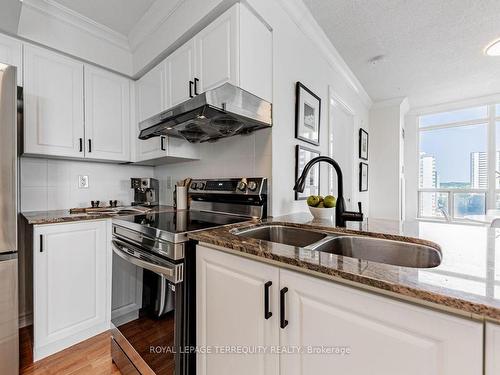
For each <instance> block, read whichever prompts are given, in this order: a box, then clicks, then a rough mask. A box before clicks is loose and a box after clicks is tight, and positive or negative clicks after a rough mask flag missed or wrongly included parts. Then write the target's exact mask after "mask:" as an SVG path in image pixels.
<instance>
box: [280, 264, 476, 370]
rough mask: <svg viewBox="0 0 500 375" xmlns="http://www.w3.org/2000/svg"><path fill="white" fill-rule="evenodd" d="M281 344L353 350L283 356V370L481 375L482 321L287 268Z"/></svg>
mask: <svg viewBox="0 0 500 375" xmlns="http://www.w3.org/2000/svg"><path fill="white" fill-rule="evenodd" d="M285 287H286V288H288V292H287V293H286V295H285V306H286V314H285V316H286V319H287V320H288V325H287V326H286V328H285V329H282V330H280V344H281V345H283V346H285V347H293V346H297V347H301V348H311V349H318V350H320V349H325V350H328V349H329V348H333V349H335V348H336V347H339V349H341V348H344V347H345V348H348V349H349V351H350V354H346V355H341V354H307V353H302V354H291V355H284V356H281V361H280V369H281V374H287V375H299V374H300V375H314V374H321V373H324V372H325V371H326V370H328V372H330V373H337V374H349V375H366V374H370V375H400V374H405V375H474V374H475V375H480V374H482V371H483V348H482V342H483V325H482V324H481V323H478V322H474V321H471V320H465V319H461V318H458V317H454V316H451V315H447V314H443V313H439V312H435V311H432V310H429V309H426V308H422V307H418V306H414V305H410V304H407V303H403V302H398V301H395V300H392V299H389V298H386V297H382V296H378V295H375V294H371V293H368V292H364V291H361V290H357V289H354V288H350V287H346V286H342V285H338V284H335V283H332V282H330V281H326V280H319V279H317V278H313V277H310V276H306V275H302V274H299V273H295V272H290V271H286V270H281V271H280V288H285Z"/></svg>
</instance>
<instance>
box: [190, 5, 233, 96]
mask: <svg viewBox="0 0 500 375" xmlns="http://www.w3.org/2000/svg"><path fill="white" fill-rule="evenodd" d="M238 10H239V5H235V6H233V7H231V8H230V9H229V10H228V11H226V12H225V13H224V14H222V15H221V16H220V17H219V18H217V19H216V20H215V21H214V22H212V23H211V24H210V25H208V26H207V27H206V28H205V29H203V30H202V31H201V32H199V33H198V34H197V35H196V37H195V38H194V40H195V45H196V76H195V79H196V80H197V81H196V82H195V88H196V93H202V92H204V91H207V90H210V89H213V88H215V87H217V86H220V85H222V84H223V83H226V82H230V83H232V84H234V85H238V84H239V61H238V59H239V51H238V47H239V46H238V33H239V27H238V19H239V17H238Z"/></svg>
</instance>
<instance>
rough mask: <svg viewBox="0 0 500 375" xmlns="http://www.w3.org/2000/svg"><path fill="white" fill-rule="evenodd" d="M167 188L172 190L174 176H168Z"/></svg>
mask: <svg viewBox="0 0 500 375" xmlns="http://www.w3.org/2000/svg"><path fill="white" fill-rule="evenodd" d="M167 190H172V176H167Z"/></svg>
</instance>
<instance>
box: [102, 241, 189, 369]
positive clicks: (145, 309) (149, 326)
mask: <svg viewBox="0 0 500 375" xmlns="http://www.w3.org/2000/svg"><path fill="white" fill-rule="evenodd" d="M112 246H113V276H112V301H111V322H112V356H113V361H114V362H115V364H116V365H117V366H118V367H119V369H120V371H121V372H122V373H123V374H157V375H179V374H183V367H184V364H183V362H184V359H183V357H182V353H181V348H182V346H183V333H182V332H183V329H184V328H183V324H184V322H183V303H182V302H183V295H184V283H183V278H184V264H183V263H173V262H170V261H168V260H166V259H164V258H160V257H158V256H156V255H154V254H152V253H150V252H148V251H147V249H144V248H140V247H137V246H135V245H133V244H131V243H128V242H126V241H123V240H121V239H118V238H116V237H114V238H113V240H112Z"/></svg>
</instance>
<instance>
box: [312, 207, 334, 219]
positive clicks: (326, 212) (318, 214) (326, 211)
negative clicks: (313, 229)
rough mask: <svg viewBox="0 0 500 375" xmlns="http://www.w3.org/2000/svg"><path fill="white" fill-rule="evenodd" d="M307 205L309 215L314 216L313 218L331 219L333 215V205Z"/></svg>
mask: <svg viewBox="0 0 500 375" xmlns="http://www.w3.org/2000/svg"><path fill="white" fill-rule="evenodd" d="M307 207H309V211H310V212H311V215H313V216H314V218H315V219H332V218H333V215H335V207H332V208H325V207H323V208H318V207H311V206H307Z"/></svg>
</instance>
